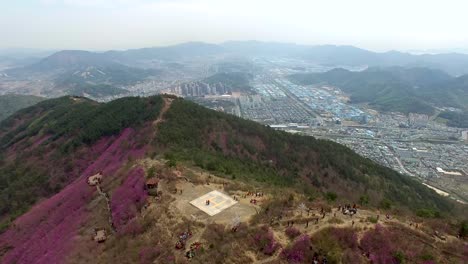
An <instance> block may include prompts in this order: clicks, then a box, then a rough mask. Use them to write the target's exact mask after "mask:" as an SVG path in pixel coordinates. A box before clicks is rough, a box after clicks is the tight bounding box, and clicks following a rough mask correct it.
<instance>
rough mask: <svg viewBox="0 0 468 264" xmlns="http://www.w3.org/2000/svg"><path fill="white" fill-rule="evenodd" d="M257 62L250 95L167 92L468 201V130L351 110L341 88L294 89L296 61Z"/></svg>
mask: <svg viewBox="0 0 468 264" xmlns="http://www.w3.org/2000/svg"><path fill="white" fill-rule="evenodd" d="M251 63H252V67H253V68H255V69H256V71H255V73H254V74H253V75H254V76H253V77H252V79H251V81H250V82H249V86H250V87H251V90H250V91H249V92H247V93H236V92H231V91H229V90H226V89H219V87H218V86H220V87H222V84H221V83H220V84H205V83H199V82H195V83H188V84H183V85H176V86H174V87H171V88H169V89H164V90H162V91H161V92H163V93H172V94H176V95H178V96H183V97H186V98H189V99H190V100H193V101H195V102H197V103H199V104H201V105H204V106H207V107H210V108H212V109H216V110H218V111H222V112H226V113H230V114H233V115H236V116H239V117H242V118H246V119H250V120H254V121H256V122H259V123H262V124H265V125H268V126H270V127H272V128H275V129H278V130H284V131H287V132H289V133H300V134H305V135H312V136H314V137H316V138H321V139H327V140H332V141H335V142H338V143H340V144H343V145H345V146H348V147H349V148H351V149H353V150H354V151H356V152H357V153H359V154H361V155H363V156H365V157H367V158H369V159H372V160H374V161H376V162H378V163H379V164H382V165H384V166H387V167H390V168H392V169H394V170H396V171H398V172H400V173H402V174H404V175H408V176H410V177H415V178H417V179H418V180H420V181H422V182H423V184H424V185H426V186H427V187H428V188H431V189H433V190H435V191H436V192H437V193H438V194H440V195H442V196H448V197H450V198H451V199H454V200H456V201H458V202H460V203H467V202H468V162H467V157H468V144H467V143H468V135H467V130H468V129H463V128H454V127H449V126H447V125H446V124H444V123H443V122H441V121H440V120H439V119H438V118H437V114H434V115H426V114H416V113H414V114H413V113H410V114H409V115H405V114H402V113H398V112H386V113H384V112H379V111H376V110H374V109H372V108H371V107H370V106H368V105H365V104H351V103H349V96H348V95H347V94H345V93H344V92H343V91H342V90H341V89H340V88H339V87H334V86H330V85H299V84H295V83H292V82H291V81H290V80H289V79H288V76H289V75H290V74H293V73H296V72H298V70H297V69H296V70H295V69H294V68H295V67H294V66H293V65H294V64H293V63H294V62H292V61H283V60H266V59H263V60H260V59H254V60H252V61H251ZM297 64H299V65H300V66H301V67H300V69H301V70H311V71H317V72H323V71H327V70H329V69H328V68H326V67H319V66H316V65H304V64H305V62H302V61H297ZM259 69H261V70H259ZM350 70H361V69H356V68H354V69H353V68H352V69H350ZM443 110H444V109H438V112H440V111H443Z"/></svg>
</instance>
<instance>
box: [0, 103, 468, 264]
mask: <svg viewBox="0 0 468 264" xmlns="http://www.w3.org/2000/svg"><path fill="white" fill-rule="evenodd" d="M0 156H1V157H2V158H1V159H0V196H1V197H2V199H0V220H1V226H2V233H1V234H0V258H1V260H2V263H62V262H64V261H69V262H72V263H75V262H76V263H82V262H93V263H109V262H112V261H118V262H125V263H135V262H142V263H153V262H154V261H157V262H158V263H175V262H177V263H179V262H182V261H185V253H184V251H182V252H181V251H179V250H177V249H174V243H176V242H177V239H179V242H178V243H185V240H186V239H190V236H191V233H190V234H189V235H188V236H189V237H188V238H187V237H186V236H187V233H184V234H185V235H184V234H182V235H180V236H179V235H178V234H180V233H182V232H187V228H188V230H189V232H194V233H193V238H192V240H191V241H190V243H192V242H196V241H201V247H203V250H201V249H200V250H197V249H199V247H200V245H199V244H197V243H195V244H193V245H192V246H193V247H194V249H193V252H192V253H193V254H195V257H194V258H193V261H195V262H196V263H208V262H215V263H223V262H224V261H228V262H230V263H251V262H255V261H254V259H258V260H265V261H266V260H268V259H270V260H275V259H276V258H278V260H281V261H286V262H288V261H289V260H288V259H289V258H290V254H296V253H294V252H290V250H295V249H291V248H290V247H293V248H294V247H295V246H294V245H295V244H294V243H296V242H295V240H291V242H288V240H287V239H286V240H277V238H278V237H284V235H281V234H284V233H281V234H280V233H279V232H285V231H284V227H283V226H285V224H286V223H283V224H280V223H281V220H275V219H280V217H279V216H280V215H281V216H283V212H284V217H285V220H286V219H289V218H290V217H291V213H293V215H296V216H294V217H297V219H303V218H302V217H303V214H305V213H306V212H305V211H304V212H303V211H301V213H300V216H299V213H294V211H295V209H294V208H298V207H299V208H304V207H305V205H301V204H300V203H301V202H302V203H307V204H308V205H309V206H312V207H314V208H317V209H314V210H317V211H316V212H315V211H314V214H315V213H318V212H319V211H320V207H321V208H322V212H325V211H324V210H326V212H331V210H333V211H334V210H335V209H334V207H335V205H338V204H347V203H354V202H356V203H357V202H358V201H359V203H360V206H362V210H361V208H360V209H359V210H361V211H360V214H358V215H357V216H355V218H350V217H349V216H343V217H341V216H339V215H338V217H340V218H342V219H343V220H339V219H336V217H337V216H336V214H337V213H335V216H334V217H333V216H332V215H333V214H332V213H326V214H327V215H325V214H323V218H322V220H320V225H322V221H324V222H323V224H325V223H327V222H325V221H330V222H329V223H332V222H333V221H334V222H336V221H338V222H339V221H341V223H343V224H345V223H346V224H345V225H346V226H348V225H349V226H350V228H351V224H352V225H353V226H354V220H356V222H357V223H359V225H363V227H364V226H365V227H366V229H360V230H361V231H359V229H349V230H348V229H346V230H348V231H346V230H344V231H343V230H342V229H341V227H340V226H339V224H337V226H336V228H337V229H336V230H335V229H333V228H332V229H331V230H328V229H327V230H328V231H326V232H332V233H333V234H335V232H338V233H336V235H337V236H338V237H335V236H334V235H333V236H332V237H335V238H334V239H338V240H337V241H338V242H336V241H335V240H333V241H335V242H330V243H338V244H334V245H335V246H334V248H333V247H332V248H330V247H329V246H327V245H326V244H321V243H319V242H318V241H316V240H314V239H319V237H320V234H321V233H320V232H319V231H320V230H322V229H316V231H315V233H314V235H313V237H312V238H311V239H312V240H309V237H308V236H307V237H304V239H305V240H304V241H305V242H307V243H314V246H313V247H317V248H315V249H314V251H315V252H322V253H320V254H324V253H323V252H324V250H325V254H327V256H328V257H329V258H331V259H334V261H338V260H339V259H342V258H345V257H346V256H348V255H349V254H350V252H348V253H346V252H345V251H346V248H349V246H347V245H348V244H346V243H348V242H346V241H351V242H349V243H353V245H354V246H353V248H354V250H356V252H355V254H354V253H353V254H351V255H350V256H351V257H353V258H357V259H356V261H353V262H352V263H366V262H365V259H362V258H364V257H363V254H362V253H360V252H361V249H358V243H361V244H360V247H362V250H363V251H364V252H363V253H365V251H367V252H368V253H369V254H371V255H376V256H384V257H385V258H387V257H388V258H393V255H394V254H396V253H397V251H398V250H403V251H402V252H401V253H399V254H404V257H408V258H409V259H410V260H413V259H414V258H416V259H417V258H420V257H421V256H423V255H424V254H426V255H428V254H429V255H430V258H431V259H437V260H439V259H442V260H445V261H443V262H441V263H450V261H458V260H460V258H463V255H462V254H464V253H461V251H460V252H458V253H454V254H452V255H447V256H446V254H445V253H443V252H445V251H448V252H451V251H450V250H449V249H448V248H449V247H450V248H451V249H452V250H455V251H452V252H457V251H456V250H458V249H459V248H462V247H463V244H462V243H461V242H460V243H459V242H457V241H456V238H455V237H454V235H455V233H456V232H457V230H458V229H457V228H458V224H457V222H456V221H458V220H457V219H458V216H459V213H460V212H463V209H466V208H458V206H460V205H455V204H454V203H453V202H451V201H449V200H447V199H446V198H443V197H441V196H439V195H438V194H436V193H435V192H434V191H432V190H431V189H429V188H427V187H425V186H423V185H422V184H420V183H419V182H417V181H415V180H413V179H411V178H409V177H406V176H403V175H400V174H398V173H397V172H395V171H392V170H390V169H388V168H385V167H382V166H380V165H378V164H376V163H374V162H372V161H370V160H368V159H365V158H363V157H361V156H359V155H357V154H356V153H354V152H353V151H352V150H350V149H348V148H346V147H344V146H342V145H339V144H337V143H333V142H330V141H326V140H318V139H315V138H313V137H309V136H301V135H293V134H288V133H285V132H280V131H275V130H273V129H271V128H269V127H266V126H263V125H260V124H258V123H255V122H252V121H248V120H244V119H240V118H237V117H235V116H231V115H227V114H223V113H220V112H216V111H213V110H209V109H206V108H204V107H201V106H198V105H196V104H195V103H192V102H190V101H186V100H183V99H179V98H175V97H171V96H154V97H149V98H132V97H130V98H122V99H118V100H115V101H111V102H109V103H97V102H95V101H92V100H89V99H86V98H83V97H70V96H68V97H62V98H57V99H50V100H46V101H43V102H40V103H38V104H36V105H34V106H32V107H29V108H26V109H23V110H20V111H18V112H17V113H15V114H14V115H12V116H10V117H9V118H7V119H6V120H4V121H2V123H0ZM96 173H101V175H102V180H101V181H100V183H99V185H98V186H97V187H96V186H90V184H88V183H87V181H88V177H90V176H92V175H95V174H96ZM155 176H157V177H158V178H159V182H160V184H159V185H160V187H158V188H160V189H159V191H161V193H159V192H158V194H157V197H156V198H154V197H148V195H150V191H151V190H148V189H146V188H144V186H145V181H146V177H148V178H150V177H155ZM207 183H208V184H207ZM179 189H180V191H179ZM213 189H215V190H224V192H228V193H230V195H234V196H236V197H238V199H242V200H241V201H240V202H239V204H238V205H235V206H238V207H236V208H239V209H238V210H237V211H235V214H234V212H233V211H232V210H231V211H230V212H231V213H229V209H227V210H226V214H224V216H223V214H220V215H219V216H214V217H211V218H210V217H209V216H207V215H206V214H204V213H200V211H196V210H198V209H196V208H194V207H192V206H191V205H189V204H188V202H189V201H191V200H192V199H194V198H197V197H198V196H199V195H200V196H201V195H202V194H205V193H206V192H208V191H210V190H213ZM174 190H175V192H174ZM182 191H183V192H182ZM247 192H256V193H257V194H258V193H260V192H261V193H266V196H265V197H263V194H262V195H258V197H257V194H256V195H255V196H252V195H251V194H247ZM153 195H154V194H153ZM228 198H229V197H228ZM207 199H211V198H207ZM229 199H231V198H229ZM248 199H250V204H249V202H248ZM253 199H256V201H257V200H258V201H259V202H258V205H253V204H252V203H253V202H252V201H253ZM215 202H216V201H215V200H214V201H213V203H215ZM255 203H256V202H255ZM203 206H206V205H203ZM288 208H289V209H288ZM291 208H292V209H291ZM305 208H307V207H305ZM377 208H379V210H382V211H381V212H380V213H377V211H372V210H376V209H377ZM301 210H302V209H301ZM458 210H461V211H458ZM256 212H257V213H256ZM286 212H288V213H286ZM383 212H387V213H392V214H395V215H403V216H405V215H408V217H414V218H415V219H419V218H417V217H429V218H428V219H426V220H425V227H424V228H428V230H434V229H433V228H435V225H436V224H437V223H441V221H442V223H441V224H440V225H439V226H445V227H446V228H445V229H444V230H445V231H444V233H443V234H444V235H450V239H451V241H452V239H453V241H454V242H453V244H447V245H446V244H444V243H439V242H432V243H433V244H435V245H436V247H435V248H432V247H431V248H426V247H423V248H424V249H425V250H426V251H424V250H423V249H419V248H418V249H417V250H416V249H413V251H414V252H413V254H412V255H409V254H410V253H407V250H406V249H405V247H404V246H403V245H398V244H393V243H392V244H391V245H388V247H387V246H386V245H387V244H388V243H389V242H388V243H387V244H385V245H383V244H381V243H378V244H379V245H382V246H385V247H386V248H385V250H387V251H385V252H380V253H379V250H380V249H377V248H374V247H373V246H372V243H371V242H370V241H371V240H372V239H380V238H381V237H387V238H388V237H390V236H391V237H392V239H391V240H389V241H400V239H401V236H403V237H404V238H406V239H402V240H403V241H408V243H410V244H411V243H413V244H414V243H416V244H415V245H419V243H421V242H420V241H421V240H422V241H425V242H426V241H429V242H427V243H430V241H431V238H430V236H429V235H426V234H425V233H422V231H421V232H420V231H413V230H410V228H409V226H408V227H406V226H403V224H400V223H399V220H392V221H390V220H388V222H386V221H384V220H379V219H378V217H377V218H376V219H375V217H376V215H377V214H382V215H383ZM339 214H341V212H339ZM309 215H310V211H309ZM416 215H418V216H416ZM403 216H402V219H403ZM231 217H232V218H231ZM300 217H301V218H300ZM325 217H326V218H325ZM437 217H450V218H443V219H451V220H452V221H451V223H452V222H453V225H452V224H450V225H447V224H446V222H444V221H449V220H438V219H437ZM381 218H382V219H383V217H381ZM233 219H234V220H235V219H238V220H236V221H234V220H233ZM294 219H296V218H294ZM297 219H296V220H294V221H296V225H303V224H304V223H305V222H301V221H302V220H301V221H299V220H297ZM312 219H315V218H313V217H312V218H310V219H309V220H308V221H317V222H318V221H319V220H312ZM317 219H318V218H317ZM323 219H326V220H323ZM352 219H353V222H352V223H351V220H352ZM358 219H361V220H362V223H361V222H358ZM369 219H370V220H369ZM395 219H397V218H395ZM273 220H275V221H273ZM213 221H215V222H216V223H213ZM233 221H234V222H236V223H237V224H235V226H236V229H235V230H234V229H231V226H232V223H233ZM277 221H279V222H277ZM304 221H305V220H304ZM371 221H372V222H371ZM379 221H382V222H381V225H377V226H374V223H375V222H379ZM401 221H403V220H401ZM417 221H419V220H417ZM274 222H275V223H277V224H274ZM338 222H336V223H338ZM307 223H309V222H307ZM429 223H431V224H429ZM421 225H422V223H421ZM269 226H271V227H269ZM288 226H289V222H288ZM462 227H463V226H462ZM93 230H94V231H93ZM97 230H106V232H107V241H106V242H104V245H102V244H96V242H95V241H93V239H92V238H93V237H95V236H96V234H97ZM273 230H274V231H273ZM398 230H400V231H398ZM437 230H439V229H437ZM462 230H464V229H462ZM292 231H294V230H290V231H286V232H292ZM345 231H346V232H345ZM100 232H101V231H100ZM298 232H299V234H301V232H302V231H298ZM304 232H307V231H304ZM317 232H318V233H317ZM340 232H345V233H346V234H347V235H346V237H348V236H349V237H350V239H351V238H352V237H357V233H355V232H363V233H362V234H361V235H362V236H364V237H368V238H366V239H364V240H361V242H358V241H357V240H355V239H354V240H353V239H351V240H347V239H345V238H343V239H341V238H340V237H341V235H340V234H341V233H340ZM428 232H432V231H428ZM293 233H297V232H296V231H294V232H293ZM387 233H388V235H387ZM174 234H177V235H176V236H175V237H174ZM410 234H411V235H410ZM413 234H416V235H415V236H416V237H417V239H415V238H414V237H413ZM463 234H464V233H463ZM304 235H305V234H304ZM323 235H324V236H325V237H328V235H326V234H323ZM397 235H398V236H400V239H396V238H397V237H396V236H397ZM441 235H442V234H441ZM302 238H303V236H301V239H302ZM104 239H106V238H104ZM322 239H323V238H322ZM322 239H320V240H319V241H325V240H322ZM330 239H331V238H330ZM395 239H396V240H395ZM181 241H182V242H181ZM300 241H302V240H300ZM311 241H312V242H311ZM328 241H329V240H328ZM340 241H341V242H340ZM343 241H345V242H343ZM366 241H367V242H366ZM418 241H419V242H418ZM265 243H267V244H268V246H266V244H265ZM270 243H272V244H271V245H270ZM288 243H290V244H289V245H288ZM301 243H302V242H301ZM343 243H344V244H343ZM369 243H370V244H369ZM280 244H281V245H284V249H283V250H282V252H281V254H274V253H275V252H278V251H279V250H280V249H279V246H280ZM287 245H288V246H287ZM405 245H406V244H405ZM231 246H232V247H233V248H232V247H231ZM310 247H311V246H309V244H307V245H306V248H307V250H309V248H310ZM320 247H323V248H322V249H321V250H320V251H319V248H320ZM439 247H440V248H439ZM187 250H188V246H187ZM332 251H333V252H335V253H333V254H332ZM220 252H221V253H222V254H221V255H220ZM249 252H250V253H249ZM307 252H308V253H307V255H304V254H305V253H297V254H299V255H303V256H304V259H303V260H304V261H309V260H311V259H310V258H312V255H313V251H307ZM327 252H328V253H327ZM252 254H254V255H257V256H256V257H252ZM382 254H383V255H382ZM309 255H310V256H309ZM291 256H292V255H291ZM350 256H348V257H350ZM371 257H372V256H369V258H371ZM253 258H254V259H253ZM291 258H292V257H291ZM309 262H310V261H309ZM348 263H349V262H348ZM375 263H388V262H385V261H383V262H382V261H376V262H375ZM452 263H454V262H452Z"/></svg>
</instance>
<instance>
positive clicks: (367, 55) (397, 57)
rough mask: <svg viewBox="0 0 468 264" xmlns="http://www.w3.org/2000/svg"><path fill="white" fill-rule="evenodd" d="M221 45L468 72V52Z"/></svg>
mask: <svg viewBox="0 0 468 264" xmlns="http://www.w3.org/2000/svg"><path fill="white" fill-rule="evenodd" d="M221 46H223V47H224V48H225V49H226V50H227V51H229V52H231V53H234V54H238V55H239V54H241V55H245V56H269V57H292V58H297V59H304V60H307V61H310V62H313V63H316V64H321V65H327V66H369V67H376V66H380V67H390V66H401V67H406V68H415V67H424V68H431V69H439V70H442V71H445V72H448V73H450V74H451V75H454V76H460V75H464V74H468V54H461V53H442V54H421V55H413V54H410V53H404V52H398V51H389V52H373V51H368V50H364V49H360V48H357V47H353V46H346V45H345V46H337V45H316V46H313V45H296V44H288V43H275V42H273V43H271V42H259V41H237V42H236V41H232V42H226V43H223V44H221Z"/></svg>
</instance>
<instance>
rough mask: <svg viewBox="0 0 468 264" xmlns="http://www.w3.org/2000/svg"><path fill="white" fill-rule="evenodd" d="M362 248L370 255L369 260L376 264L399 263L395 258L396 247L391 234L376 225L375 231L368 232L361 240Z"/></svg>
mask: <svg viewBox="0 0 468 264" xmlns="http://www.w3.org/2000/svg"><path fill="white" fill-rule="evenodd" d="M361 247H362V248H363V250H364V251H365V252H368V253H369V259H370V260H371V261H372V263H375V264H392V263H397V262H396V259H395V257H394V253H395V252H396V247H395V245H394V244H393V243H392V239H391V233H390V232H389V231H388V230H387V229H385V228H384V227H382V226H381V225H378V224H377V225H376V226H375V228H374V229H372V230H369V231H367V232H366V233H365V234H364V236H363V237H362V239H361Z"/></svg>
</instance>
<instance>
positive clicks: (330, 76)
mask: <svg viewBox="0 0 468 264" xmlns="http://www.w3.org/2000/svg"><path fill="white" fill-rule="evenodd" d="M290 79H291V80H292V81H294V82H296V83H299V84H305V85H308V84H329V85H333V86H336V87H338V88H340V89H342V90H343V91H344V92H346V93H348V94H350V96H351V101H352V102H353V103H369V104H370V105H371V106H372V107H374V108H376V109H378V110H381V111H395V112H402V113H406V114H407V113H424V114H433V113H434V110H435V107H457V108H461V109H466V108H467V107H468V104H467V101H466V100H465V99H466V98H468V89H467V88H468V86H467V85H466V84H465V81H464V80H465V77H458V78H454V77H451V76H449V75H448V74H446V73H444V72H442V71H439V70H432V69H426V68H411V69H404V68H399V67H390V68H369V69H367V70H365V71H362V72H351V71H347V70H344V69H334V70H331V71H329V72H325V73H309V74H295V75H292V76H290Z"/></svg>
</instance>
